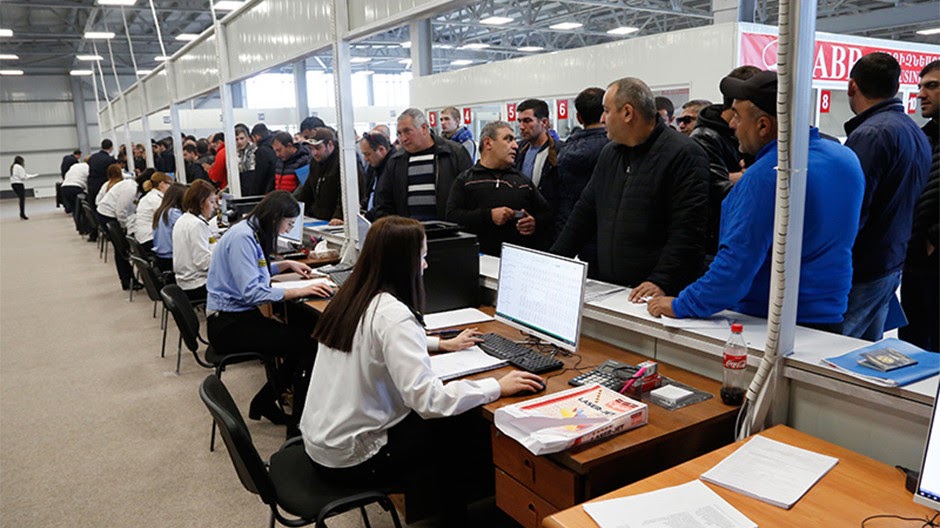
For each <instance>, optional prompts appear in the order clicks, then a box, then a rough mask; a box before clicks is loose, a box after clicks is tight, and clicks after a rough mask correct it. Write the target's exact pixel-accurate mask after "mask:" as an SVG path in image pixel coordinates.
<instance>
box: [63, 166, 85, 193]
mask: <svg viewBox="0 0 940 528" xmlns="http://www.w3.org/2000/svg"><path fill="white" fill-rule="evenodd" d="M62 187H81V188H82V190H83V191H85V190H87V189H88V164H87V163H85V162H83V161H80V162H78V163H76V164H74V165H72V166H71V167H69V170H68V171H67V172H66V173H65V179H64V180H62Z"/></svg>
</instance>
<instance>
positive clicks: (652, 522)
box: [584, 480, 757, 528]
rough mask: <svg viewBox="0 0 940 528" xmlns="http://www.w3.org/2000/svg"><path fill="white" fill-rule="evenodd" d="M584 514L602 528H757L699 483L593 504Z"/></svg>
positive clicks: (588, 504)
mask: <svg viewBox="0 0 940 528" xmlns="http://www.w3.org/2000/svg"><path fill="white" fill-rule="evenodd" d="M584 511H585V512H586V513H587V514H588V515H590V516H591V518H592V519H594V522H596V523H597V524H598V526H600V527H601V528H633V527H639V526H642V527H643V528H676V527H679V526H681V527H682V528H714V527H716V526H720V527H721V528H757V523H755V522H754V521H752V520H750V519H748V518H747V517H745V516H744V514H742V513H741V512H739V511H738V510H736V509H734V506H732V505H730V504H728V503H727V502H726V501H725V500H724V499H722V498H721V497H720V496H719V495H718V494H717V493H715V492H714V491H712V490H711V489H709V487H708V486H706V485H705V484H702V483H701V482H699V481H697V480H693V481H692V482H689V483H686V484H682V485H680V486H674V487H671V488H663V489H661V490H656V491H651V492H649V493H643V494H640V495H633V496H632V497H621V498H619V499H611V500H606V501H600V502H589V503H587V504H585V505H584Z"/></svg>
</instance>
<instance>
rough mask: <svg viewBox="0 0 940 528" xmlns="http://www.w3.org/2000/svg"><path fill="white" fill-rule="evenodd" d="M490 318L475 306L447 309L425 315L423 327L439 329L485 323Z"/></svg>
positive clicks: (490, 319)
mask: <svg viewBox="0 0 940 528" xmlns="http://www.w3.org/2000/svg"><path fill="white" fill-rule="evenodd" d="M492 320H493V318H492V317H490V316H488V315H486V314H485V313H483V312H481V311H480V310H477V309H476V308H460V309H459V310H448V311H446V312H437V313H432V314H427V315H425V316H424V327H425V328H426V329H428V330H439V329H441V328H450V327H452V326H461V325H468V324H473V323H485V322H487V321H492Z"/></svg>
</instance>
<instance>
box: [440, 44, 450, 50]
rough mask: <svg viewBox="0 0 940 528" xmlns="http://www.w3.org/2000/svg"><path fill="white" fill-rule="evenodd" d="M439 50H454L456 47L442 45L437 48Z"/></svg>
mask: <svg viewBox="0 0 940 528" xmlns="http://www.w3.org/2000/svg"><path fill="white" fill-rule="evenodd" d="M437 48H438V49H454V47H453V46H452V45H450V44H441V45H439V46H437Z"/></svg>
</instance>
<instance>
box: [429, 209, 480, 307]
mask: <svg viewBox="0 0 940 528" xmlns="http://www.w3.org/2000/svg"><path fill="white" fill-rule="evenodd" d="M422 223H423V224H424V230H425V233H426V234H427V237H428V257H427V261H428V269H426V270H424V293H425V310H424V311H425V313H434V312H442V311H446V310H456V309H458V308H468V307H476V306H479V304H480V244H479V242H477V237H476V235H473V234H470V233H464V232H461V231H460V226H458V225H457V224H452V223H449V222H439V221H430V222H422Z"/></svg>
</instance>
